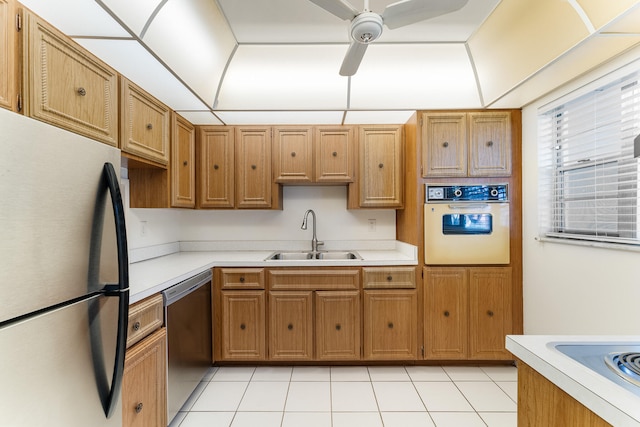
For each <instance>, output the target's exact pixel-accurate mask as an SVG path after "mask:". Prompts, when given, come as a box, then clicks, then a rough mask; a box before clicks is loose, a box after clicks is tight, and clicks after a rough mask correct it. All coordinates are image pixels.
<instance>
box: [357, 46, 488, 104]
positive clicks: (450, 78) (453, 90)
mask: <svg viewBox="0 0 640 427" xmlns="http://www.w3.org/2000/svg"><path fill="white" fill-rule="evenodd" d="M479 107H481V103H480V99H479V96H478V88H477V86H476V81H475V78H474V74H473V68H472V67H471V63H470V61H469V57H468V55H467V51H466V49H465V47H464V45H463V44H455V43H453V44H405V45H397V44H393V45H386V44H376V43H374V44H373V45H371V46H369V49H368V50H367V53H366V54H365V56H364V60H363V61H362V64H361V65H360V68H359V70H358V73H357V74H356V75H355V76H353V77H352V78H351V103H350V108H353V109H356V110H368V109H371V110H385V109H394V110H396V109H397V110H401V109H418V110H419V109H436V108H479Z"/></svg>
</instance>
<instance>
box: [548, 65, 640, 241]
mask: <svg viewBox="0 0 640 427" xmlns="http://www.w3.org/2000/svg"><path fill="white" fill-rule="evenodd" d="M639 133H640V72H638V71H636V72H634V73H632V74H630V75H627V76H625V77H623V78H618V79H617V80H615V81H613V82H610V83H607V84H605V85H603V86H601V87H599V88H597V89H596V90H593V91H591V92H589V93H586V94H584V95H582V96H579V97H577V98H575V99H571V100H567V101H566V102H564V103H562V104H560V105H556V106H554V107H553V108H551V109H549V110H546V111H539V113H538V149H539V151H538V165H539V171H538V172H539V174H538V179H539V193H538V194H539V197H540V200H539V207H540V212H539V233H540V235H541V237H547V238H557V239H575V240H592V241H601V242H610V243H622V244H628V245H640V231H639V229H640V214H639V212H640V202H639V201H640V197H639V195H640V194H639V193H638V191H639V189H638V187H639V186H638V176H639V172H640V166H639V159H638V158H634V138H635V137H636V136H638V134H639Z"/></svg>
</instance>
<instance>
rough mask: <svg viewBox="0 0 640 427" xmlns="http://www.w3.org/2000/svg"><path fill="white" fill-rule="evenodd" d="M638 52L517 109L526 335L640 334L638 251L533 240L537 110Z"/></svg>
mask: <svg viewBox="0 0 640 427" xmlns="http://www.w3.org/2000/svg"><path fill="white" fill-rule="evenodd" d="M638 58H640V49H635V50H634V51H631V52H628V53H627V54H626V55H624V56H623V57H620V58H618V59H616V60H615V61H612V62H611V63H609V64H607V65H606V66H603V67H600V68H599V69H597V70H595V71H593V72H590V73H588V74H586V75H584V76H583V77H582V78H581V79H580V80H579V81H576V82H573V83H572V84H569V85H566V86H564V87H562V88H561V89H559V90H557V91H555V92H553V93H552V94H550V95H548V96H546V97H544V98H543V99H541V100H539V101H538V102H535V103H534V104H531V105H529V106H527V107H525V108H524V109H523V117H522V119H523V142H522V143H523V155H522V159H523V165H522V167H523V195H524V197H523V216H524V218H523V258H524V332H525V333H526V334H640V322H639V320H640V303H639V302H640V252H630V251H622V250H616V249H604V248H594V247H584V246H574V245H568V244H557V243H549V242H545V243H542V242H539V241H537V240H536V236H537V233H538V224H537V213H538V203H537V197H538V192H537V175H538V171H537V167H538V165H537V156H538V153H537V143H536V132H537V128H536V127H537V111H538V108H539V107H541V106H544V105H545V104H547V103H550V102H552V101H554V100H555V99H558V98H560V97H562V96H564V95H565V94H567V93H570V92H572V91H576V92H580V91H584V90H585V85H588V83H589V82H591V81H593V80H595V79H597V78H599V77H601V76H604V75H606V74H608V73H611V72H615V70H617V69H620V68H621V67H623V66H625V65H626V64H629V63H631V62H633V61H635V66H636V69H639V68H640V60H638Z"/></svg>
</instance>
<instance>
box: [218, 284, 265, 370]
mask: <svg viewBox="0 0 640 427" xmlns="http://www.w3.org/2000/svg"><path fill="white" fill-rule="evenodd" d="M222 313H223V317H222V359H223V360H256V361H259V360H264V359H265V356H266V352H265V349H266V347H265V321H264V318H265V317H264V316H265V291H263V290H256V291H223V292H222Z"/></svg>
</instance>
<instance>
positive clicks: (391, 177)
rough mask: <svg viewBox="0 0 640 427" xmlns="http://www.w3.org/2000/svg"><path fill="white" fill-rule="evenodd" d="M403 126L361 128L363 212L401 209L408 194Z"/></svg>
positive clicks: (359, 142)
mask: <svg viewBox="0 0 640 427" xmlns="http://www.w3.org/2000/svg"><path fill="white" fill-rule="evenodd" d="M403 142H404V141H403V128H402V126H386V125H370V126H360V135H359V138H358V146H359V150H358V151H359V162H358V164H359V170H358V179H359V185H358V186H357V192H358V193H359V198H358V199H359V204H358V206H359V207H361V208H401V207H402V206H403V201H404V197H403V193H404V185H403V180H404V149H403V145H404V144H403Z"/></svg>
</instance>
